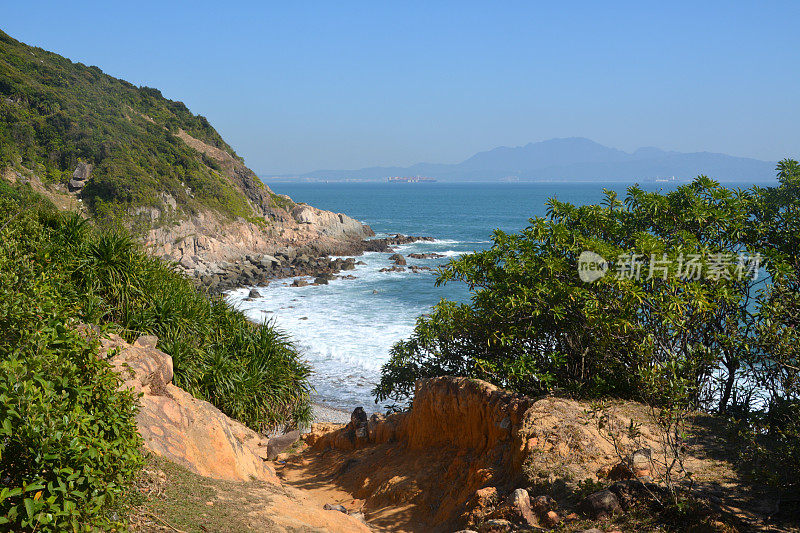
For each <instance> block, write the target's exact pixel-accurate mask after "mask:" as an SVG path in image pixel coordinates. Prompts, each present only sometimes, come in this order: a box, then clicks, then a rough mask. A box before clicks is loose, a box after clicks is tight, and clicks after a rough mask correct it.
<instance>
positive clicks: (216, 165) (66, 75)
mask: <svg viewBox="0 0 800 533" xmlns="http://www.w3.org/2000/svg"><path fill="white" fill-rule="evenodd" d="M0 116H3V117H4V122H6V123H8V124H13V127H9V128H0V171H2V172H3V174H4V176H5V177H6V179H7V180H8V181H12V182H16V181H23V182H27V183H31V186H32V187H34V188H35V189H37V191H38V192H40V193H43V194H46V195H47V196H49V197H50V199H51V200H52V201H54V203H55V204H56V205H58V206H59V207H61V208H62V209H69V210H76V211H79V212H81V213H83V214H84V216H87V217H91V218H92V219H94V220H95V222H96V223H98V224H100V225H102V226H104V227H108V228H112V229H113V228H115V227H119V226H125V227H127V228H129V229H130V230H132V231H133V232H134V233H135V234H137V235H138V236H140V237H141V240H142V241H143V242H144V243H145V244H147V245H148V246H149V247H150V249H151V250H152V252H153V253H154V254H155V255H158V256H161V257H164V258H165V259H168V260H171V261H175V262H177V263H178V264H180V265H181V266H182V267H183V268H185V269H187V270H189V271H195V270H197V269H198V267H199V271H200V273H204V272H205V271H206V270H207V269H208V268H207V267H211V268H212V269H213V267H214V265H216V264H217V263H219V262H223V261H235V260H239V259H242V258H244V257H245V256H246V255H251V254H266V253H275V251H276V250H277V249H278V248H280V247H287V246H290V247H294V248H301V247H305V248H308V249H313V250H315V251H316V253H317V254H318V255H325V254H333V253H342V254H345V253H351V250H352V249H353V246H354V243H360V242H361V241H363V239H365V238H367V237H370V236H372V235H374V234H373V232H372V230H371V229H370V228H369V227H368V226H365V225H363V224H361V223H360V222H358V221H357V220H354V219H352V218H350V217H348V216H347V215H345V214H341V213H331V212H328V211H323V210H320V209H316V208H314V207H312V206H308V205H305V204H298V203H295V202H294V201H293V200H292V199H291V198H289V197H288V196H284V195H278V194H275V193H274V192H273V191H272V190H270V189H269V187H267V186H266V185H265V184H264V183H262V182H261V180H260V179H259V178H258V176H256V174H255V173H254V172H253V171H252V170H250V169H249V168H248V167H247V166H246V165H245V163H244V161H243V159H242V158H241V157H239V156H238V155H237V154H236V153H235V151H234V150H233V148H231V146H230V145H229V144H228V143H226V142H225V140H224V139H223V138H222V137H221V136H220V134H219V133H218V132H217V131H216V130H215V129H214V128H213V126H212V125H211V124H210V123H209V122H208V120H207V119H206V118H205V117H203V116H200V115H195V114H193V113H192V112H191V111H189V109H187V108H186V106H185V105H184V104H183V103H181V102H177V101H173V100H169V99H167V98H164V96H162V94H161V92H160V91H158V90H157V89H153V88H150V87H136V86H134V85H132V84H130V83H128V82H126V81H124V80H120V79H117V78H114V77H112V76H109V75H107V74H105V73H103V72H102V71H101V70H100V69H99V68H97V67H94V66H86V65H83V64H81V63H73V62H72V61H70V60H69V59H67V58H64V57H62V56H59V55H58V54H55V53H52V52H48V51H46V50H42V49H40V48H36V47H32V46H28V45H26V44H24V43H21V42H19V41H16V40H15V39H13V38H11V37H10V36H8V35H7V34H5V33H3V32H2V31H0Z"/></svg>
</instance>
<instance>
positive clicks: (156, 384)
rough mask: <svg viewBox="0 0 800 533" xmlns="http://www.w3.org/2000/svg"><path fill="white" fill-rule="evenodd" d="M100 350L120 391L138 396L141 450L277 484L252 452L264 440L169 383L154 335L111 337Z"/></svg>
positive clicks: (168, 364)
mask: <svg viewBox="0 0 800 533" xmlns="http://www.w3.org/2000/svg"><path fill="white" fill-rule="evenodd" d="M102 346H103V353H104V354H105V355H107V356H108V357H109V361H110V362H111V364H112V365H113V366H114V367H115V368H116V369H117V370H118V372H119V373H120V376H121V377H122V379H123V384H122V387H124V388H130V389H133V390H134V391H136V392H138V393H142V396H141V398H140V400H139V404H140V408H139V413H138V414H137V416H136V422H137V424H138V426H139V433H140V434H141V435H142V438H143V440H144V446H145V448H147V449H148V450H149V451H151V452H152V453H155V454H156V455H159V456H161V457H165V458H166V459H169V460H170V461H172V462H174V463H177V464H179V465H182V466H184V467H186V468H187V469H189V470H191V471H192V472H195V473H197V474H201V475H204V476H209V477H214V478H217V479H227V480H240V481H247V480H250V479H259V480H264V481H272V482H277V481H278V479H277V477H276V476H275V472H274V470H273V469H272V468H271V467H270V466H269V465H268V464H267V463H265V462H264V461H263V460H262V459H261V457H260V456H259V454H258V452H257V450H258V448H259V447H260V446H263V445H266V442H264V441H262V439H261V437H260V436H259V435H258V434H257V433H256V432H255V431H253V430H251V429H249V428H248V427H246V426H245V425H243V424H241V423H239V422H237V421H235V420H232V419H230V418H228V417H227V416H225V415H224V414H223V413H222V412H221V411H220V410H219V409H217V408H216V407H214V406H213V405H211V404H210V403H208V402H204V401H202V400H198V399H197V398H195V397H193V396H192V395H191V394H189V393H188V392H186V391H184V390H183V389H180V388H179V387H176V386H175V385H173V384H172V357H170V356H169V355H167V354H165V353H164V352H162V351H161V350H158V349H157V348H156V339H155V337H140V338H139V339H138V340H137V341H136V342H134V343H133V344H128V343H127V342H125V341H124V340H123V339H122V338H121V337H119V336H117V335H111V336H110V337H109V338H107V339H104V340H103V341H102Z"/></svg>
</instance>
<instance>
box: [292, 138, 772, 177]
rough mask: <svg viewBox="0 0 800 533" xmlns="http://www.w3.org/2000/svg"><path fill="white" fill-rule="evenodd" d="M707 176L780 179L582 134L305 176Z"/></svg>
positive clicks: (765, 166) (737, 161)
mask: <svg viewBox="0 0 800 533" xmlns="http://www.w3.org/2000/svg"><path fill="white" fill-rule="evenodd" d="M699 174H705V175H707V176H709V177H713V178H715V179H720V180H725V181H747V182H753V181H764V180H770V179H774V178H775V162H773V161H761V160H758V159H750V158H746V157H735V156H731V155H726V154H717V153H712V152H693V153H684V152H667V151H664V150H661V149H659V148H652V147H647V148H639V149H638V150H636V151H635V152H633V153H628V152H623V151H622V150H617V149H615V148H609V147H608V146H603V145H602V144H599V143H596V142H594V141H592V140H590V139H585V138H582V137H570V138H565V139H550V140H548V141H542V142H537V143H529V144H526V145H525V146H517V147H506V146H501V147H499V148H495V149H493V150H489V151H486V152H479V153H477V154H475V155H473V156H472V157H470V158H469V159H467V160H465V161H462V162H461V163H456V164H452V165H445V164H436V163H418V164H416V165H412V166H410V167H370V168H362V169H358V170H316V171H314V172H309V173H307V174H303V175H301V176H299V177H301V178H311V179H327V180H344V179H376V180H385V179H386V178H388V177H390V176H427V177H432V178H436V179H438V180H441V181H497V180H520V181H547V180H639V181H652V180H655V179H659V178H660V179H663V178H672V177H673V176H674V177H676V178H678V179H688V178H693V177H695V176H697V175H699Z"/></svg>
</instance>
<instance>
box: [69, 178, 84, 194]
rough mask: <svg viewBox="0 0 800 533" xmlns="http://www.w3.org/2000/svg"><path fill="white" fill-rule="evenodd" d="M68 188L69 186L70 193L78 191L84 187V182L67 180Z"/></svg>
mask: <svg viewBox="0 0 800 533" xmlns="http://www.w3.org/2000/svg"><path fill="white" fill-rule="evenodd" d="M68 186H69V190H70V191H79V190H81V189H83V188H84V187H86V182H85V181H80V180H76V179H71V180H69V184H68Z"/></svg>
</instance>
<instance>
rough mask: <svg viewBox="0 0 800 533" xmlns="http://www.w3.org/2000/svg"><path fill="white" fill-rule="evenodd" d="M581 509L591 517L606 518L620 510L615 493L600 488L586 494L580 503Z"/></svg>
mask: <svg viewBox="0 0 800 533" xmlns="http://www.w3.org/2000/svg"><path fill="white" fill-rule="evenodd" d="M580 508H581V511H583V512H584V513H585V514H587V515H589V516H591V517H592V518H595V519H597V518H608V517H611V516H612V515H615V514H617V513H621V512H622V506H621V505H620V503H619V499H618V498H617V495H616V494H614V493H613V492H611V491H610V490H601V491H598V492H595V493H593V494H590V495H589V496H587V497H586V498H585V499H584V500H583V501H582V502H581V504H580Z"/></svg>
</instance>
